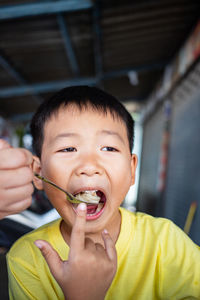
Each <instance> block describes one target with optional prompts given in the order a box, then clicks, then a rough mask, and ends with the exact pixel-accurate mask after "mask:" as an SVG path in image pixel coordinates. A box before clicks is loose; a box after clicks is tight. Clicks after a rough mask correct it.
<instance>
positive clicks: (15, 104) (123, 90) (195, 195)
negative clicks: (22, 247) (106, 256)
mask: <svg viewBox="0 0 200 300" xmlns="http://www.w3.org/2000/svg"><path fill="white" fill-rule="evenodd" d="M199 17H200V1H199V0H160V1H158V0H146V1H143V0H135V1H127V0H115V1H111V0H104V1H92V0H57V1H53V0H52V1H51V0H44V1H31V0H15V1H11V0H0V137H1V138H4V139H6V140H8V141H9V142H10V143H11V144H12V145H13V146H14V147H18V146H20V147H26V148H28V149H30V150H31V136H30V134H29V122H30V119H31V117H32V115H33V113H34V111H35V110H36V108H37V107H38V105H39V104H40V103H42V101H43V100H44V99H45V98H47V97H49V96H51V95H52V94H53V93H54V92H56V91H58V90H59V89H61V88H64V87H66V86H71V85H82V84H83V85H85V84H86V85H92V86H98V87H101V88H102V89H104V90H106V91H107V92H109V93H111V94H113V95H114V96H116V97H117V98H118V99H119V100H120V101H121V102H122V103H123V104H124V105H125V106H126V107H127V109H128V110H129V111H130V112H131V114H132V115H133V117H134V119H135V122H136V134H135V148H134V152H135V153H136V154H137V155H138V156H139V166H138V170H137V178H136V184H135V186H134V187H132V188H131V189H130V191H129V193H128V195H127V197H126V199H125V201H124V203H123V206H125V207H127V208H128V209H130V210H133V211H135V210H138V211H142V212H146V213H149V214H151V215H153V216H159V217H167V218H169V219H171V220H172V221H173V222H175V223H176V224H177V225H178V226H180V227H181V228H182V229H184V230H185V231H186V232H187V233H188V234H189V235H190V237H191V238H192V239H193V240H194V241H195V242H196V243H197V244H199V245H200V233H199V228H200V207H199V206H200V205H199V204H200V158H199V156H200V61H199V57H200V22H199ZM57 217H58V214H57V213H56V212H55V210H54V209H53V208H52V206H51V204H50V203H49V202H48V199H46V197H45V195H43V194H42V193H38V192H37V191H35V193H34V195H33V202H32V205H31V207H30V208H29V209H28V210H26V211H25V212H22V213H21V214H19V215H14V216H9V217H7V218H5V219H4V220H2V221H1V222H0V247H1V249H2V250H1V251H3V249H6V250H7V249H9V247H10V246H11V245H12V243H13V242H14V241H15V240H16V239H17V238H18V237H19V236H20V235H22V234H24V233H26V232H28V231H30V230H32V229H33V228H36V227H38V226H40V225H42V224H44V223H46V222H48V221H51V220H53V219H55V218H57ZM186 223H187V224H186ZM2 299H3V298H2Z"/></svg>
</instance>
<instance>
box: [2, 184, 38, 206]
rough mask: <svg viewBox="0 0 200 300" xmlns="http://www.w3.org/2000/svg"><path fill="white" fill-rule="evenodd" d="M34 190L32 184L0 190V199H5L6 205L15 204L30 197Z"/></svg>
mask: <svg viewBox="0 0 200 300" xmlns="http://www.w3.org/2000/svg"><path fill="white" fill-rule="evenodd" d="M33 191H34V188H33V184H32V183H28V184H25V185H22V186H19V187H14V188H9V189H1V190H0V196H1V197H0V198H1V199H6V203H10V202H17V201H20V200H21V199H25V198H27V197H30V196H31V195H32V194H33Z"/></svg>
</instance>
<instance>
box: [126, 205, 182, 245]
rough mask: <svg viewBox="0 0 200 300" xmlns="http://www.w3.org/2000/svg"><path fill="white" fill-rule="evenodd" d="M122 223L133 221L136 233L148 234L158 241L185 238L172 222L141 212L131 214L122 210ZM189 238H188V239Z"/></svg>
mask: <svg viewBox="0 0 200 300" xmlns="http://www.w3.org/2000/svg"><path fill="white" fill-rule="evenodd" d="M120 212H121V215H122V222H125V223H126V222H127V219H129V220H131V223H132V225H133V226H134V228H135V231H136V232H140V233H148V234H150V235H151V236H155V237H156V239H161V240H162V239H166V238H170V239H171V238H172V237H174V238H177V237H185V236H186V235H185V233H184V232H183V231H182V229H180V228H179V227H178V226H177V225H175V224H174V223H173V222H172V221H171V220H169V219H166V218H161V217H153V216H151V215H148V214H145V213H141V212H130V211H128V210H126V209H124V208H120ZM186 238H188V237H186Z"/></svg>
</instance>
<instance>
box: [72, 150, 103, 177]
mask: <svg viewBox="0 0 200 300" xmlns="http://www.w3.org/2000/svg"><path fill="white" fill-rule="evenodd" d="M76 174H77V175H78V176H82V175H85V176H89V177H90V176H94V175H101V174H103V168H102V166H101V165H100V163H99V161H98V158H97V157H96V156H95V155H92V154H87V155H84V156H83V157H82V158H81V161H79V165H78V167H77V168H76Z"/></svg>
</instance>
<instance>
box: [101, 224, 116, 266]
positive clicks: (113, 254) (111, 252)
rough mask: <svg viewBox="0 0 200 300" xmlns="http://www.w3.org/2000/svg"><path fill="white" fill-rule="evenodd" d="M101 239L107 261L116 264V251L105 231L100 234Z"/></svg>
mask: <svg viewBox="0 0 200 300" xmlns="http://www.w3.org/2000/svg"><path fill="white" fill-rule="evenodd" d="M102 237H103V241H104V245H105V249H106V252H107V255H108V257H109V259H110V260H112V261H114V262H117V251H116V248H115V244H114V242H113V240H112V238H111V237H110V235H109V233H108V231H107V230H106V229H105V230H104V231H103V232H102Z"/></svg>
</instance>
